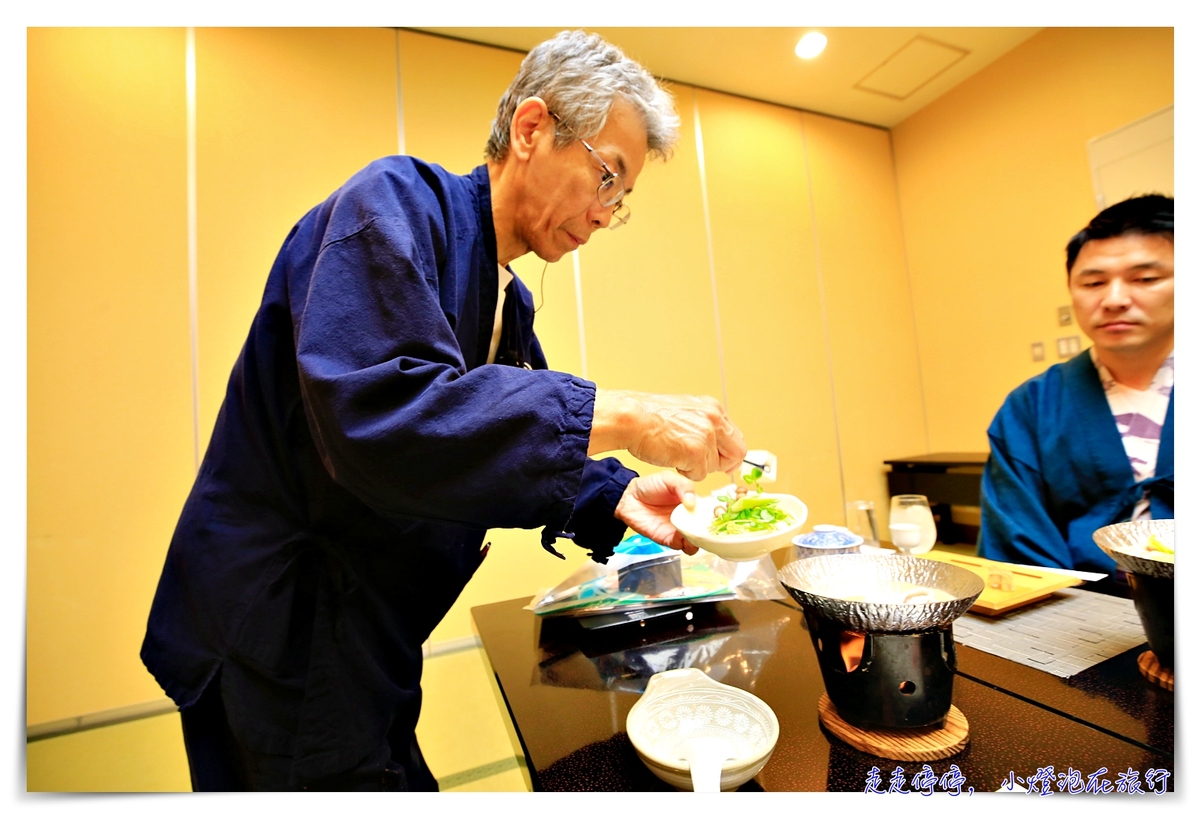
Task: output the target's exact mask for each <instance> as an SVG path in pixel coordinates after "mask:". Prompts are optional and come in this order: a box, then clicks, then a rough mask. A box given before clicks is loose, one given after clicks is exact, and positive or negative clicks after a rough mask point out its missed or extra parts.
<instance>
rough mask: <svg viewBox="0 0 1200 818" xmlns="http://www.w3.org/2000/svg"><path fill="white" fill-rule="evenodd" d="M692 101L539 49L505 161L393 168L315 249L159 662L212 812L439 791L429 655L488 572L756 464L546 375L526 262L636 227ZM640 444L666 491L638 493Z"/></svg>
mask: <svg viewBox="0 0 1200 818" xmlns="http://www.w3.org/2000/svg"><path fill="white" fill-rule="evenodd" d="M678 126H679V118H678V116H677V115H676V113H675V109H674V103H673V101H672V99H671V97H670V95H669V94H668V93H667V92H666V91H665V90H664V89H663V88H661V87H660V86H659V85H658V84H657V83H656V82H655V80H654V79H653V77H651V76H650V74H648V73H647V72H646V71H645V70H644V69H643V68H642V67H641V66H639V65H637V64H636V63H634V62H633V61H631V60H629V59H628V58H626V57H625V56H624V55H623V54H622V53H621V52H620V51H619V50H618V49H616V48H614V47H613V46H611V45H609V44H607V43H605V42H604V41H603V40H601V39H600V38H598V37H596V36H594V35H593V36H588V35H585V34H584V33H582V32H564V33H563V34H561V35H559V36H558V37H556V38H554V39H552V40H550V41H548V42H546V43H543V44H542V45H540V46H538V47H537V48H535V49H534V50H533V51H531V52H530V54H529V55H528V56H527V57H526V59H525V60H524V62H523V63H522V65H521V68H520V70H519V72H518V75H517V77H516V78H515V79H514V80H513V82H512V84H511V86H510V87H509V89H508V91H507V92H506V93H505V94H504V96H503V97H502V99H501V101H500V105H499V109H498V112H497V116H496V120H495V123H494V126H493V130H492V134H491V137H490V139H489V141H488V143H487V147H486V159H487V161H486V163H485V164H483V165H481V166H479V167H478V168H476V169H475V170H474V171H472V172H471V173H469V174H467V175H465V176H458V175H455V174H452V173H449V172H447V171H446V170H444V169H442V168H440V167H438V166H436V165H432V164H429V163H426V162H422V161H420V160H417V159H414V158H411V157H405V156H392V157H388V158H385V159H380V160H378V161H376V162H373V163H372V164H370V165H368V166H367V167H366V168H365V169H363V170H362V171H360V172H359V173H358V174H356V175H355V176H354V177H353V178H351V179H350V180H349V181H348V182H346V184H345V185H343V186H342V187H341V188H340V189H339V190H337V191H336V192H334V193H333V195H331V196H330V197H329V198H328V199H327V200H326V201H325V202H323V203H322V204H320V205H318V206H317V207H315V208H314V209H313V210H312V211H310V212H309V213H308V214H307V215H306V216H304V218H302V219H301V220H300V222H299V223H298V224H297V225H296V226H295V227H294V228H293V229H292V231H291V233H290V235H288V237H287V239H286V241H285V242H284V244H283V247H282V249H281V250H280V252H279V255H278V257H277V259H276V261H275V264H274V266H273V268H272V269H271V272H270V275H269V277H268V279H267V284H266V289H265V292H264V294H263V300H262V305H261V306H260V308H259V310H258V313H257V314H256V316H255V318H254V320H253V323H252V324H251V327H250V332H249V335H248V337H247V339H246V342H245V346H244V347H243V349H242V351H241V354H240V355H239V357H238V359H237V362H236V364H235V365H234V368H233V372H232V375H231V376H230V380H229V387H228V390H227V392H226V395H225V400H224V403H223V405H222V408H221V410H220V413H219V415H218V417H217V421H216V427H215V429H214V430H213V435H212V440H211V443H210V445H209V448H208V451H207V452H206V454H205V457H204V461H203V464H202V466H201V468H200V471H199V474H198V475H197V477H196V481H195V484H194V486H193V489H192V491H191V494H190V495H189V497H188V499H187V502H186V504H185V506H184V509H183V512H182V514H181V516H180V519H179V523H178V526H177V528H176V530H175V534H174V537H173V539H172V541H171V544H170V548H169V551H168V554H167V558H166V564H165V566H164V568H163V572H162V577H161V579H160V581H159V586H158V590H157V593H156V595H155V598H154V603H153V607H152V609H151V612H150V617H149V624H148V628H147V632H146V637H145V641H144V643H143V647H142V658H143V661H144V662H145V664H146V666H147V667H148V668H149V670H150V671H151V672H152V673H153V674H154V677H155V678H156V679H157V680H158V681H159V683H160V684H161V685H162V686H163V688H164V689H165V690H166V691H167V693H168V694H169V695H170V696H171V697H172V698H173V699H174V700H175V702H176V703H177V704H178V705H179V707H180V713H181V718H182V722H183V730H184V741H185V745H186V748H187V752H188V760H189V764H190V766H191V771H192V781H193V786H194V787H195V788H196V789H198V790H240V789H258V790H279V789H436V786H437V785H436V781H435V779H434V777H433V775H432V774H431V773H430V771H429V769H428V767H427V766H426V764H425V762H424V759H423V758H422V755H421V751H420V748H419V747H418V745H417V741H416V737H415V733H414V730H415V728H416V725H417V718H418V715H419V712H420V704H421V687H420V681H421V645H422V643H423V642H425V640H426V639H427V638H428V637H429V634H430V632H431V631H432V630H433V628H434V626H435V625H436V624H437V623H438V621H439V620H440V619H441V618H442V617H443V616H444V615H445V613H446V612H447V610H449V608H450V607H451V605H453V603H454V601H455V599H456V597H457V596H458V595H459V593H460V591H461V590H462V589H463V586H464V585H465V584H466V582H467V581H468V580H469V579H470V578H471V575H472V574H473V573H474V572H475V570H476V569H477V568H478V567H479V565H480V563H481V562H482V560H483V558H484V555H485V553H486V551H487V549H486V546H484V543H483V540H484V535H485V533H486V531H487V530H488V529H490V528H502V527H503V528H527V529H534V528H540V529H542V544H543V546H544V547H545V548H546V549H547V550H550V551H552V552H555V553H557V552H556V550H555V543H556V540H557V539H558V538H568V539H573V540H574V542H575V544H576V545H578V546H581V547H583V548H585V549H588V550H589V551H590V552H591V555H592V556H593V558H594V559H597V560H600V561H604V560H605V559H606V558H607V555H609V554H611V553H612V549H613V547H614V546H615V545H616V544H617V543H618V542H619V541H620V539H621V537H622V535H623V534H624V532H625V530H626V527H629V528H632V529H633V530H635V531H637V532H639V533H641V534H643V535H645V536H647V537H650V538H652V539H654V540H656V541H657V542H660V543H662V544H664V545H668V546H671V547H674V548H682V549H684V550H686V551H688V552H689V553H694V551H695V549H694V547H692V546H690V545H687V544H685V543H684V541H683V539H682V537H681V535H680V534H679V533H678V532H677V531H675V529H674V528H673V527H671V525H670V522H669V515H670V512H671V510H672V509H673V508H674V507H675V506H676V505H677V504H678V503H679V502H681V501H685V502H686V501H687V500H688V495H689V494H690V492H691V491H692V489H693V485H692V483H691V480H698V479H701V478H703V477H705V476H706V475H708V474H709V473H712V472H717V471H729V472H732V471H733V470H734V469H736V468H738V467H739V466H740V463H741V460H742V458H743V457H744V456H745V451H746V447H745V443H744V441H743V439H742V435H741V433H740V432H739V430H738V429H737V427H736V426H735V425H734V424H733V423H732V422H731V421H730V419H729V418H728V417H727V416H726V414H725V412H724V410H723V409H722V407H721V405H720V404H719V402H717V401H716V400H714V399H712V398H710V397H702V396H686V395H684V396H664V395H652V394H645V393H631V392H620V391H609V390H604V389H599V388H597V386H596V385H595V384H594V383H591V382H589V381H586V380H584V379H582V378H579V377H577V376H575V375H571V374H568V373H564V372H555V371H552V370H550V369H548V368H547V362H546V358H545V357H544V356H543V354H542V350H541V347H540V346H539V344H538V340H537V338H536V336H535V335H534V332H533V300H532V297H531V295H530V292H529V290H528V289H527V288H526V287H525V286H524V285H523V284H522V283H521V281H519V280H518V279H517V278H516V277H515V276H514V275H513V273H512V271H511V270H510V269H509V268H508V264H509V262H511V261H512V260H513V259H515V258H518V257H519V256H522V255H524V254H526V253H531V252H532V253H534V254H536V255H537V256H538V257H539V258H542V259H545V260H546V261H548V262H550V261H556V260H558V259H559V258H561V257H562V256H563V255H565V254H567V253H569V252H570V251H572V250H575V249H576V248H578V247H579V246H580V245H582V244H584V243H585V242H587V241H588V240H589V238H591V237H592V234H593V233H594V232H595V231H597V230H599V229H600V228H603V227H609V228H612V227H617V226H619V225H620V224H622V223H624V221H626V220H627V219H628V218H629V213H630V210H629V205H628V202H627V200H628V198H629V197H630V195H631V194H632V193H633V189H634V184H635V182H636V181H637V179H638V175H639V173H640V172H641V170H642V166H643V164H644V163H645V161H646V158H647V156H656V157H661V158H666V157H667V156H668V155H669V154H670V152H671V148H672V146H673V144H674V143H675V141H676V140H677V138H678ZM615 450H627V451H629V452H631V453H632V454H634V455H635V456H637V457H638V458H640V459H641V460H643V461H645V462H648V463H651V464H653V465H656V466H662V467H665V470H664V471H662V472H659V473H656V474H651V475H648V476H644V477H639V476H638V475H636V474H635V473H634V472H632V471H630V470H629V469H627V468H625V467H623V466H622V465H621V463H620V462H619V461H618V460H616V459H614V458H603V459H592V457H591V456H593V455H598V454H601V453H604V452H610V451H615Z"/></svg>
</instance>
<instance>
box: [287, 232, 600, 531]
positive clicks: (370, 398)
mask: <svg viewBox="0 0 1200 818" xmlns="http://www.w3.org/2000/svg"><path fill="white" fill-rule="evenodd" d="M436 252H438V251H437V249H436V247H435V246H431V245H430V242H428V241H427V240H424V239H414V237H413V231H412V230H411V229H410V226H409V224H408V222H407V220H406V219H404V218H403V217H395V218H393V217H382V216H376V217H374V218H372V219H370V220H369V221H367V222H366V223H365V224H364V225H362V227H361V228H359V229H357V230H356V231H354V232H352V233H350V234H349V235H347V236H345V237H342V238H339V239H338V240H336V241H332V242H330V243H329V244H327V245H326V246H324V247H323V248H322V249H321V250H320V252H319V254H318V255H317V258H316V260H315V262H314V263H313V267H312V272H311V275H310V277H309V278H308V280H307V281H304V282H300V286H301V288H302V290H303V291H302V292H293V293H291V294H290V299H291V304H292V319H293V326H294V331H295V341H296V359H297V366H298V370H299V379H300V388H301V393H302V397H303V403H304V410H305V413H306V416H307V419H308V422H309V427H310V429H311V431H312V434H313V438H314V440H315V443H316V446H317V449H318V451H319V453H320V456H321V458H322V461H323V463H324V465H325V467H326V468H327V469H328V471H329V473H330V475H331V476H332V477H333V479H334V480H335V481H337V482H338V483H339V484H340V485H341V486H343V487H344V488H345V489H347V490H348V491H350V492H352V493H353V494H355V495H357V496H358V497H360V498H361V499H362V500H363V501H364V502H366V503H368V504H370V505H371V506H373V507H375V508H377V509H380V510H383V511H386V512H389V513H394V514H400V515H404V516H411V517H419V518H424V519H432V520H439V521H445V522H451V523H456V524H460V525H465V526H470V527H474V528H536V527H539V526H543V525H547V526H552V527H554V528H555V529H556V530H561V528H562V527H564V525H565V523H566V521H567V520H568V519H569V518H570V516H571V514H572V511H573V510H574V508H575V504H576V498H577V496H578V495H579V492H580V486H581V482H582V480H583V476H584V471H585V462H586V461H587V445H588V439H589V436H590V431H591V421H592V411H593V404H594V401H595V386H594V384H592V383H590V382H588V381H585V380H583V379H581V378H577V377H574V376H572V375H569V374H566V373H560V372H552V371H549V370H543V371H530V370H526V369H520V368H516V367H507V366H480V367H476V368H475V369H472V370H470V371H467V368H466V364H465V362H464V360H463V357H462V354H461V352H460V350H459V347H458V342H457V339H456V336H455V334H454V331H453V328H452V326H451V324H450V319H449V318H447V314H446V313H445V312H443V309H442V307H441V303H440V300H439V293H438V279H437V265H436V261H435V259H434V258H433V257H432V255H433V254H434V253H436Z"/></svg>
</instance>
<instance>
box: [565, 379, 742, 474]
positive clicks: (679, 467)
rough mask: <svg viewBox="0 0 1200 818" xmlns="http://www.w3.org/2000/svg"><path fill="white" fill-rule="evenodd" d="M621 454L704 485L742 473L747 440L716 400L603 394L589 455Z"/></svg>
mask: <svg viewBox="0 0 1200 818" xmlns="http://www.w3.org/2000/svg"><path fill="white" fill-rule="evenodd" d="M615 449H626V450H627V451H628V452H629V453H630V454H632V455H633V456H634V457H636V458H638V459H639V460H643V461H645V462H647V463H650V464H652V465H655V466H664V467H666V468H672V469H675V470H676V471H678V472H679V473H680V474H682V475H683V476H684V477H688V478H690V479H692V480H703V479H704V478H705V477H707V476H708V475H709V474H712V473H713V472H717V471H723V472H729V473H732V471H734V470H736V469H738V468H739V467H740V466H741V463H742V458H744V457H745V456H746V441H745V439H744V438H743V437H742V433H741V430H739V429H738V428H737V426H735V425H734V424H733V421H732V420H730V419H729V416H728V415H727V414H726V413H725V408H724V407H723V406H721V404H720V402H719V401H717V400H716V399H715V398H710V397H706V396H696V395H652V394H648V393H645V392H624V391H614V390H608V389H597V390H596V405H595V409H594V412H593V417H592V437H591V441H590V442H589V445H588V454H589V455H595V454H600V453H602V452H607V451H613V450H615Z"/></svg>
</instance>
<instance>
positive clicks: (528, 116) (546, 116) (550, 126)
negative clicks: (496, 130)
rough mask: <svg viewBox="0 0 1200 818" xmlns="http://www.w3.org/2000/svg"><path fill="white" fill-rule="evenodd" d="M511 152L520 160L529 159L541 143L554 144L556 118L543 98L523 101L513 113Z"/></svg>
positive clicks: (510, 135)
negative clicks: (551, 114) (547, 141)
mask: <svg viewBox="0 0 1200 818" xmlns="http://www.w3.org/2000/svg"><path fill="white" fill-rule="evenodd" d="M511 129H512V130H511V132H510V133H509V151H510V152H512V153H514V154H516V156H517V157H518V158H519V159H523V160H524V159H528V158H529V156H530V155H531V154H532V153H533V152H534V150H536V148H537V146H538V144H539V143H541V142H544V141H545V140H547V139H549V140H550V142H551V143H553V142H554V117H552V116H550V109H549V108H547V107H546V103H545V102H544V101H543V100H542V98H541V97H528V98H526V99H523V100H521V102H520V103H519V104H518V105H517V109H516V110H515V111H514V112H513V118H512V125H511Z"/></svg>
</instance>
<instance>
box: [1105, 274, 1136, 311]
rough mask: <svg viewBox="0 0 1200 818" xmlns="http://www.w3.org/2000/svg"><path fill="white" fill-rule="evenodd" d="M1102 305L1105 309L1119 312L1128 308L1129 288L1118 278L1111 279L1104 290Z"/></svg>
mask: <svg viewBox="0 0 1200 818" xmlns="http://www.w3.org/2000/svg"><path fill="white" fill-rule="evenodd" d="M1102 303H1103V305H1104V307H1105V308H1106V309H1110V310H1119V309H1124V308H1125V307H1128V306H1129V303H1130V301H1129V287H1128V286H1127V285H1126V284H1125V282H1124V281H1122V280H1121V279H1119V278H1116V279H1113V280H1112V281H1110V282H1109V283H1108V286H1106V287H1105V288H1104V300H1103V302H1102Z"/></svg>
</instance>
